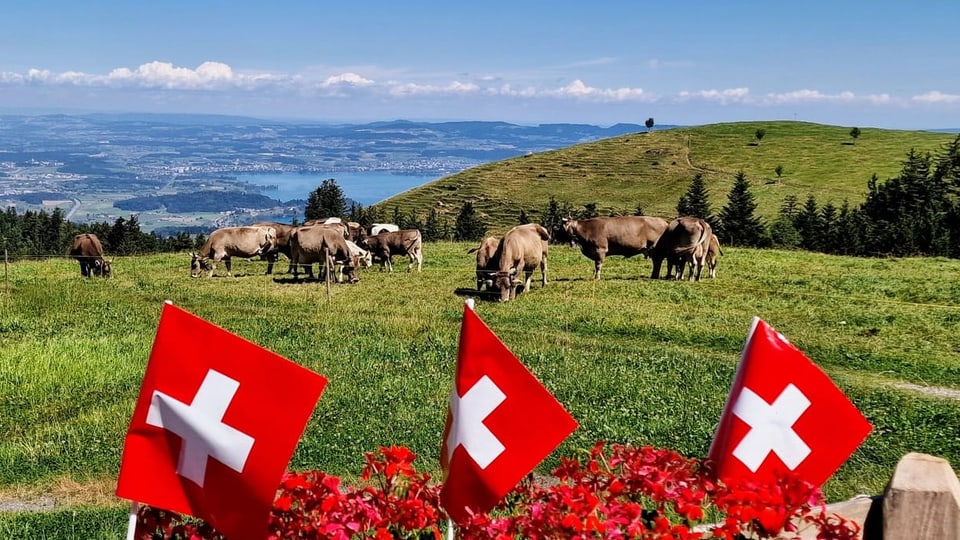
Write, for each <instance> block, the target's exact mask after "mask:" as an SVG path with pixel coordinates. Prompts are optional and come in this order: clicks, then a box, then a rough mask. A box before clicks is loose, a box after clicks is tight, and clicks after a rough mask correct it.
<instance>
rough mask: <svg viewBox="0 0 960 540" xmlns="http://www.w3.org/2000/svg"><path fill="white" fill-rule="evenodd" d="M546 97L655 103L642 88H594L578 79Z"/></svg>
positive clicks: (549, 92) (550, 91)
mask: <svg viewBox="0 0 960 540" xmlns="http://www.w3.org/2000/svg"><path fill="white" fill-rule="evenodd" d="M542 95H546V96H555V97H572V98H576V99H580V100H586V101H598V102H620V101H647V102H649V101H654V100H656V97H655V96H652V95H650V94H648V93H646V92H644V91H643V89H642V88H594V87H591V86H587V85H586V84H584V82H583V81H581V80H580V79H577V80H575V81H573V82H572V83H570V84H568V85H567V86H564V87H562V88H559V89H556V90H548V91H545V92H543V93H542Z"/></svg>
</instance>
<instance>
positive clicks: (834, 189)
mask: <svg viewBox="0 0 960 540" xmlns="http://www.w3.org/2000/svg"><path fill="white" fill-rule="evenodd" d="M758 129H762V130H764V133H765V135H764V137H763V138H762V139H761V140H760V141H759V142H758V141H757V139H756V132H757V130H758ZM955 138H956V134H951V133H932V132H926V131H897V130H887V129H871V128H863V129H862V130H861V135H860V137H859V138H857V139H856V140H854V139H853V138H851V137H850V127H842V126H829V125H823V124H812V123H808V122H786V121H784V122H771V121H766V122H735V123H725V124H711V125H704V126H697V127H690V128H675V129H668V130H663V131H657V130H654V131H652V132H650V133H645V132H644V133H633V134H629V135H623V136H620V137H612V138H609V139H603V140H601V141H595V142H590V143H584V144H578V145H574V146H570V147H568V148H562V149H559V150H553V151H549V152H540V153H537V154H531V155H527V156H522V157H517V158H513V159H507V160H503V161H497V162H494V163H488V164H486V165H482V166H479V167H473V168H471V169H468V170H466V171H462V172H459V173H456V174H452V175H449V176H446V177H443V178H441V179H439V180H436V181H434V182H430V183H429V184H426V185H424V186H421V187H418V188H416V189H412V190H410V191H406V192H404V193H402V194H400V195H397V196H394V197H391V198H389V199H387V200H386V201H384V202H382V203H379V204H378V205H377V206H378V207H379V208H380V209H381V210H382V215H384V216H391V215H393V214H392V212H393V210H394V208H399V209H400V210H401V211H402V212H403V213H404V215H409V213H410V212H418V213H420V214H421V216H425V215H426V213H427V212H428V211H429V210H430V209H431V208H436V209H437V211H438V212H439V213H440V214H441V215H446V216H447V217H448V218H449V220H450V222H451V223H453V220H454V218H455V217H456V215H457V213H458V212H459V211H460V208H461V207H462V206H463V203H464V202H465V201H471V202H472V203H473V205H474V208H475V209H476V210H477V212H478V215H479V216H480V217H481V218H483V219H484V220H486V221H487V222H488V223H489V224H490V225H491V228H492V229H499V230H501V231H502V230H506V229H507V228H509V224H514V223H516V220H517V216H518V215H519V213H520V210H524V211H526V213H527V214H528V215H529V216H531V219H533V220H537V219H539V216H540V215H541V214H542V213H543V211H544V210H545V209H546V208H547V206H548V204H549V201H550V198H551V197H555V198H556V200H557V201H558V202H559V203H560V204H561V205H563V204H564V203H567V204H570V205H572V207H573V208H580V207H582V206H583V205H585V204H588V203H596V204H597V209H598V211H599V213H600V215H609V214H610V212H612V211H618V212H624V211H625V212H626V213H629V214H632V213H633V211H634V210H635V209H636V208H637V206H640V207H642V208H643V209H644V213H645V214H647V215H653V216H660V217H664V218H667V219H673V218H674V217H676V208H677V201H678V200H679V199H680V197H681V196H682V195H683V194H684V193H686V191H687V188H688V187H689V186H690V181H691V180H692V179H693V177H694V176H695V175H696V174H702V175H703V178H704V180H705V182H706V185H707V188H708V190H709V192H710V203H711V205H712V206H713V209H714V212H718V211H719V210H720V209H721V208H722V207H723V206H724V205H725V204H726V203H727V195H728V193H729V192H730V188H731V187H732V186H733V182H734V177H735V175H736V174H737V172H738V171H743V172H744V173H745V174H746V177H747V179H748V180H749V181H750V182H751V187H752V189H751V192H752V193H753V194H754V196H755V198H756V202H757V210H756V213H757V215H759V216H762V217H765V218H767V219H770V218H772V217H774V216H776V214H777V212H778V211H779V210H780V206H781V204H782V203H783V199H784V198H785V197H786V196H788V195H793V196H796V197H797V199H798V200H799V201H800V203H801V204H803V202H804V201H805V200H806V199H807V197H808V196H809V195H810V194H813V195H815V196H816V198H817V202H818V204H820V205H823V204H825V203H827V202H832V203H833V204H834V205H835V206H837V207H840V206H841V205H842V204H843V201H844V200H848V201H849V202H850V204H851V206H856V205H857V204H859V203H860V202H862V201H863V199H864V197H865V196H866V193H867V181H869V180H870V178H871V176H873V175H874V174H876V175H877V177H878V178H879V179H880V180H887V179H888V178H892V177H895V176H897V174H899V172H900V169H901V166H902V162H903V160H904V159H905V158H906V155H907V153H908V152H909V151H910V150H911V149H915V150H916V151H917V152H919V153H921V154H925V153H927V152H929V153H931V154H935V153H936V151H937V150H938V149H940V148H941V147H942V146H943V145H944V144H945V143H947V142H950V141H952V140H954V139H955ZM778 165H779V166H782V168H783V169H782V174H781V176H779V177H778V176H777V175H776V173H775V171H776V168H777V166H778Z"/></svg>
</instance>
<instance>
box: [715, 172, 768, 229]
mask: <svg viewBox="0 0 960 540" xmlns="http://www.w3.org/2000/svg"><path fill="white" fill-rule="evenodd" d="M756 209H757V203H756V202H755V201H754V197H753V193H751V192H750V182H749V181H747V176H746V175H745V174H744V173H743V171H740V172H738V173H737V176H736V178H735V179H734V183H733V187H732V188H730V193H729V194H728V195H727V204H726V206H724V207H723V209H722V210H720V214H719V215H718V216H717V226H716V227H715V230H714V232H716V234H717V236H718V238H719V239H720V241H721V242H722V243H724V244H728V245H731V246H751V247H764V246H766V245H767V244H769V238H768V237H767V234H766V228H765V227H764V225H763V222H762V221H761V220H760V218H759V217H757V216H755V215H754V211H755V210H756Z"/></svg>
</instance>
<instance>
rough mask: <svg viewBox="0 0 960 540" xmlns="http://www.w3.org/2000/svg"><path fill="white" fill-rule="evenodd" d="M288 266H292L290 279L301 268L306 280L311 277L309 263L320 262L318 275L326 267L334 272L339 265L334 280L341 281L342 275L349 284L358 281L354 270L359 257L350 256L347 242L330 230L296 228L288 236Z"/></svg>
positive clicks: (336, 231) (318, 227) (334, 230)
mask: <svg viewBox="0 0 960 540" xmlns="http://www.w3.org/2000/svg"><path fill="white" fill-rule="evenodd" d="M290 253H291V255H292V258H291V259H290V264H291V265H292V266H293V279H295V280H296V279H298V275H297V274H298V272H297V270H298V269H299V268H301V267H302V268H304V269H305V270H306V271H307V275H308V276H309V277H311V278H312V277H313V263H320V267H321V272H325V271H326V268H330V269H331V270H333V269H335V268H336V267H337V265H341V266H342V268H340V270H339V272H338V273H337V281H338V282H340V281H342V279H343V272H344V271H345V272H346V273H347V279H348V280H349V281H350V283H356V282H358V281H360V276H359V275H358V274H357V268H358V267H359V266H360V260H359V257H358V256H357V255H355V254H351V253H350V248H349V247H347V239H346V238H344V237H343V236H342V235H341V234H340V231H339V230H337V229H335V228H333V227H324V226H310V227H298V228H297V230H295V231H294V232H293V235H291V236H290Z"/></svg>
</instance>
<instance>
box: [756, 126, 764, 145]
mask: <svg viewBox="0 0 960 540" xmlns="http://www.w3.org/2000/svg"><path fill="white" fill-rule="evenodd" d="M766 134H767V130H765V129H763V128H757V130H756V131H754V132H753V136H754V137H756V138H757V144H760V141H762V140H763V137H764V135H766Z"/></svg>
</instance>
